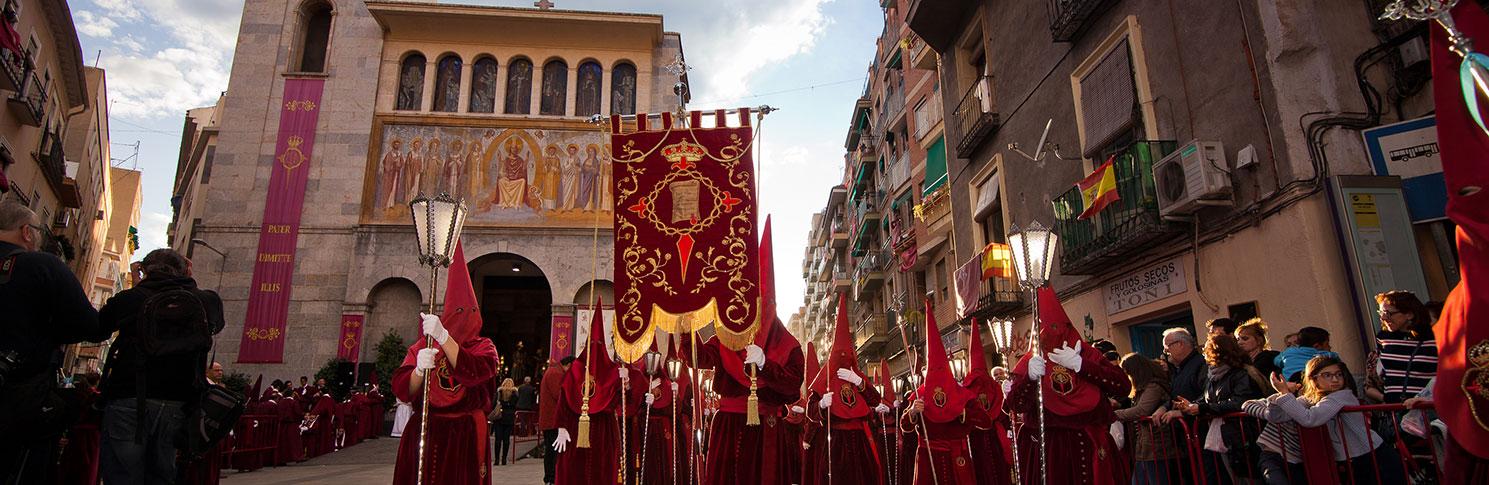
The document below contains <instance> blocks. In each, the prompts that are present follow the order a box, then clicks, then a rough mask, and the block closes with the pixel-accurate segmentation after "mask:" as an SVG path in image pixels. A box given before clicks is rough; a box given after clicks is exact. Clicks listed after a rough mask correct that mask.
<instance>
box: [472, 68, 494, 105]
mask: <svg viewBox="0 0 1489 485" xmlns="http://www.w3.org/2000/svg"><path fill="white" fill-rule="evenodd" d="M470 112H472V113H495V112H496V59H492V58H490V57H482V58H480V59H476V63H475V64H474V65H472V70H471V78H470Z"/></svg>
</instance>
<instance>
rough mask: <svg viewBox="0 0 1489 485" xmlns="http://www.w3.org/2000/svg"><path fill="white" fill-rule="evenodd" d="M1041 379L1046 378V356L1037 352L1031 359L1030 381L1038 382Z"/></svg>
mask: <svg viewBox="0 0 1489 485" xmlns="http://www.w3.org/2000/svg"><path fill="white" fill-rule="evenodd" d="M1041 377H1044V356H1042V355H1039V353H1038V352H1035V353H1034V356H1033V357H1030V358H1029V380H1031V381H1038V380H1039V378H1041Z"/></svg>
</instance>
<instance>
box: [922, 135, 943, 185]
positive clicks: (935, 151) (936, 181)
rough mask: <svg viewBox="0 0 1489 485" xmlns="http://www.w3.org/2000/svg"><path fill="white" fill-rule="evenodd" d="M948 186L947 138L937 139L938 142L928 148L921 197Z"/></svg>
mask: <svg viewBox="0 0 1489 485" xmlns="http://www.w3.org/2000/svg"><path fill="white" fill-rule="evenodd" d="M945 184H946V138H945V137H939V136H938V137H936V142H935V143H932V144H931V146H930V147H929V148H926V153H925V186H924V187H923V188H922V189H921V191H920V195H926V194H929V193H931V192H935V191H936V189H939V188H941V186H942V185H945Z"/></svg>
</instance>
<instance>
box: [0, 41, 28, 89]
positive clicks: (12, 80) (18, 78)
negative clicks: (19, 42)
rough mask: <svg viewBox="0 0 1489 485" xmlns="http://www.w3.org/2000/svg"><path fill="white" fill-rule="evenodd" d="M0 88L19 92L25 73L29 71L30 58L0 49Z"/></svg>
mask: <svg viewBox="0 0 1489 485" xmlns="http://www.w3.org/2000/svg"><path fill="white" fill-rule="evenodd" d="M0 66H3V68H0V70H4V71H5V72H4V73H3V75H0V89H4V90H6V91H16V92H20V91H21V87H22V86H25V85H26V84H25V83H26V75H27V74H30V73H31V59H30V58H27V57H25V56H22V55H20V54H16V53H14V52H11V51H8V50H0Z"/></svg>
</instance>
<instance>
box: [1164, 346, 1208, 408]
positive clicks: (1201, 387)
mask: <svg viewBox="0 0 1489 485" xmlns="http://www.w3.org/2000/svg"><path fill="white" fill-rule="evenodd" d="M1198 350H1199V343H1198V342H1197V341H1195V340H1194V335H1192V334H1190V333H1189V330H1186V329H1183V328H1170V329H1168V330H1165V331H1164V332H1163V353H1164V354H1165V355H1166V356H1167V358H1166V359H1165V361H1166V362H1167V363H1168V375H1169V377H1170V379H1171V380H1170V384H1171V385H1172V387H1171V388H1170V389H1172V390H1173V394H1174V396H1175V397H1179V396H1183V397H1184V399H1188V400H1191V401H1193V400H1196V399H1199V398H1200V395H1201V394H1204V393H1205V376H1206V375H1208V374H1209V373H1210V365H1209V364H1206V363H1205V359H1204V358H1203V357H1201V356H1200V355H1199V352H1198Z"/></svg>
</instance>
